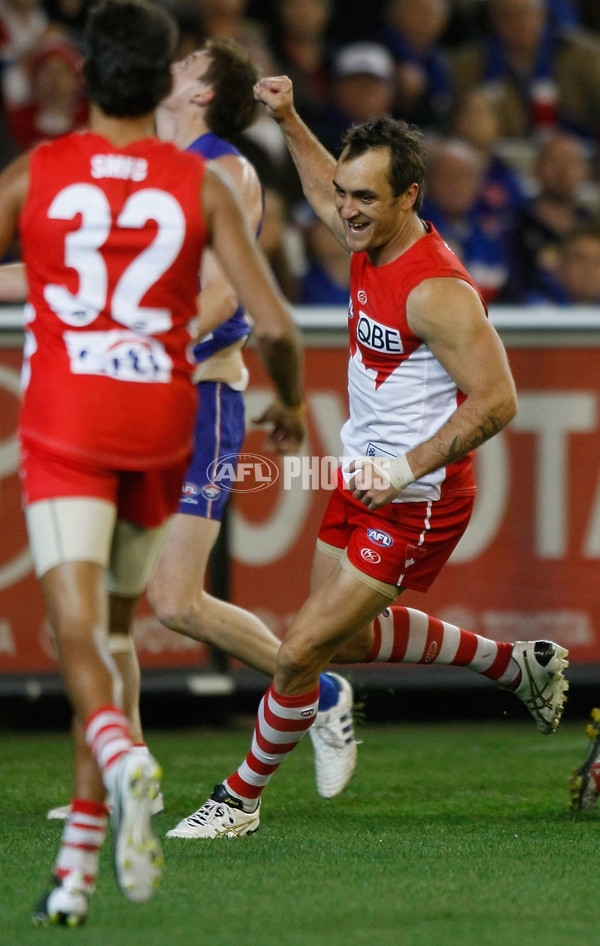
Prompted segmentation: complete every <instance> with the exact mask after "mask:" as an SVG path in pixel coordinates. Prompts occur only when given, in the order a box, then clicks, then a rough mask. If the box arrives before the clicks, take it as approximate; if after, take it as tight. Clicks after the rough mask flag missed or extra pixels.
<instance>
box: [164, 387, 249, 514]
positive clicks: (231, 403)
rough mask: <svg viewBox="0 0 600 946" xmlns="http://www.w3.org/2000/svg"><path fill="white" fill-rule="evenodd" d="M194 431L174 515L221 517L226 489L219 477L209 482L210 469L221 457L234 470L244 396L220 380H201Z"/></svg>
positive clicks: (241, 433) (239, 446)
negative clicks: (224, 458) (188, 462)
mask: <svg viewBox="0 0 600 946" xmlns="http://www.w3.org/2000/svg"><path fill="white" fill-rule="evenodd" d="M196 387H197V389H198V396H199V406H198V413H197V414H196V425H195V428H194V453H193V455H192V460H191V463H190V465H189V467H188V470H187V473H186V475H185V479H184V481H183V486H182V488H181V496H180V497H179V505H178V507H177V512H181V513H184V515H188V516H203V517H204V518H205V519H217V520H219V521H220V520H221V519H222V518H223V510H224V508H225V503H226V502H227V500H228V499H229V495H230V492H231V490H230V488H229V483H228V482H227V480H226V478H225V477H224V476H223V475H222V474H221V475H220V476H219V485H217V484H216V483H214V482H211V479H214V477H212V475H211V474H212V470H214V467H215V466H216V464H217V463H218V461H219V460H220V459H221V458H223V457H228V458H230V459H231V465H232V466H231V468H234V467H235V464H236V462H237V457H238V454H239V453H240V451H241V449H242V444H243V442H244V434H245V418H244V395H243V394H242V392H241V391H234V390H233V389H232V388H230V387H229V385H228V384H225V382H224V381H201V382H200V383H199V384H197V385H196Z"/></svg>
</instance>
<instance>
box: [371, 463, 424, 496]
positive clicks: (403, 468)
mask: <svg viewBox="0 0 600 946" xmlns="http://www.w3.org/2000/svg"><path fill="white" fill-rule="evenodd" d="M373 466H374V467H375V469H377V470H379V471H380V472H381V473H382V474H383V475H384V476H387V477H388V478H389V481H390V483H391V485H392V486H393V487H394V489H397V490H398V492H400V491H401V490H403V489H404V487H405V486H408V484H409V483H414V481H415V477H414V474H413V471H412V470H411V468H410V464H409V462H408V460H407V459H406V456H404V455H403V456H401V457H396V458H395V459H394V460H388V458H387V457H373Z"/></svg>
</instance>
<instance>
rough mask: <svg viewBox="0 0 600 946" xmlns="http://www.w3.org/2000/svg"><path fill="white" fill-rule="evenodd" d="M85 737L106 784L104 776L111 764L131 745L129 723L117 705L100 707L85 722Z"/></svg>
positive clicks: (127, 750)
mask: <svg viewBox="0 0 600 946" xmlns="http://www.w3.org/2000/svg"><path fill="white" fill-rule="evenodd" d="M85 738H86V742H87V744H88V746H89V747H90V750H91V753H92V755H93V756H94V758H95V760H96V762H97V763H98V768H99V769H100V772H101V774H102V779H103V781H104V784H105V785H106V784H107V781H106V776H107V773H108V771H109V769H110V767H111V765H112V764H113V763H114V762H116V761H117V759H119V758H120V757H121V756H122V755H123V753H124V752H129V750H130V749H131V747H132V745H133V743H132V740H131V733H130V731H129V723H128V721H127V717H126V716H125V713H124V712H123V710H121V709H119V708H118V707H117V706H102V707H100V709H98V710H96V712H95V713H92V715H91V716H90V717H89V719H88V721H87V723H86V726H85ZM107 787H108V786H107Z"/></svg>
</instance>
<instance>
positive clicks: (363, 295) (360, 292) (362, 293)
mask: <svg viewBox="0 0 600 946" xmlns="http://www.w3.org/2000/svg"><path fill="white" fill-rule="evenodd" d="M356 298H357V299H358V301H359V302H360V304H361V305H366V304H367V294H366V292H365V290H364V289H359V290H358V292H357V293H356Z"/></svg>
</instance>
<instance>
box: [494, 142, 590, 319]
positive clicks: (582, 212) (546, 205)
mask: <svg viewBox="0 0 600 946" xmlns="http://www.w3.org/2000/svg"><path fill="white" fill-rule="evenodd" d="M535 179H536V186H537V193H536V194H535V195H534V196H533V197H531V198H529V199H528V200H527V201H525V203H524V205H523V207H522V208H521V210H520V211H519V212H518V213H517V214H516V216H515V220H514V224H513V227H512V229H511V231H510V233H509V239H508V248H509V263H510V278H509V280H508V283H507V287H506V293H505V298H506V301H507V302H512V303H519V302H523V301H524V300H526V299H527V298H529V297H530V296H531V294H532V293H534V294H538V293H541V294H542V295H543V294H545V293H546V292H547V291H548V280H549V279H551V277H552V274H553V272H554V270H555V266H556V254H557V247H558V244H559V243H560V241H561V239H562V237H563V236H565V234H567V233H568V232H569V231H570V230H572V229H573V227H574V226H576V224H578V223H581V222H584V221H586V220H589V219H591V217H592V216H593V214H592V210H590V209H589V208H588V207H586V206H585V205H584V203H583V201H582V196H581V195H582V188H583V185H584V184H585V183H586V182H589V181H590V165H589V160H588V157H587V155H586V151H585V148H584V145H583V143H582V142H581V140H580V139H578V138H577V137H576V136H575V135H571V134H567V133H566V132H559V133H555V134H554V135H552V136H551V137H550V138H548V139H547V140H545V141H544V142H543V143H542V144H541V145H540V147H539V150H538V155H537V159H536V163H535Z"/></svg>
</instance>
